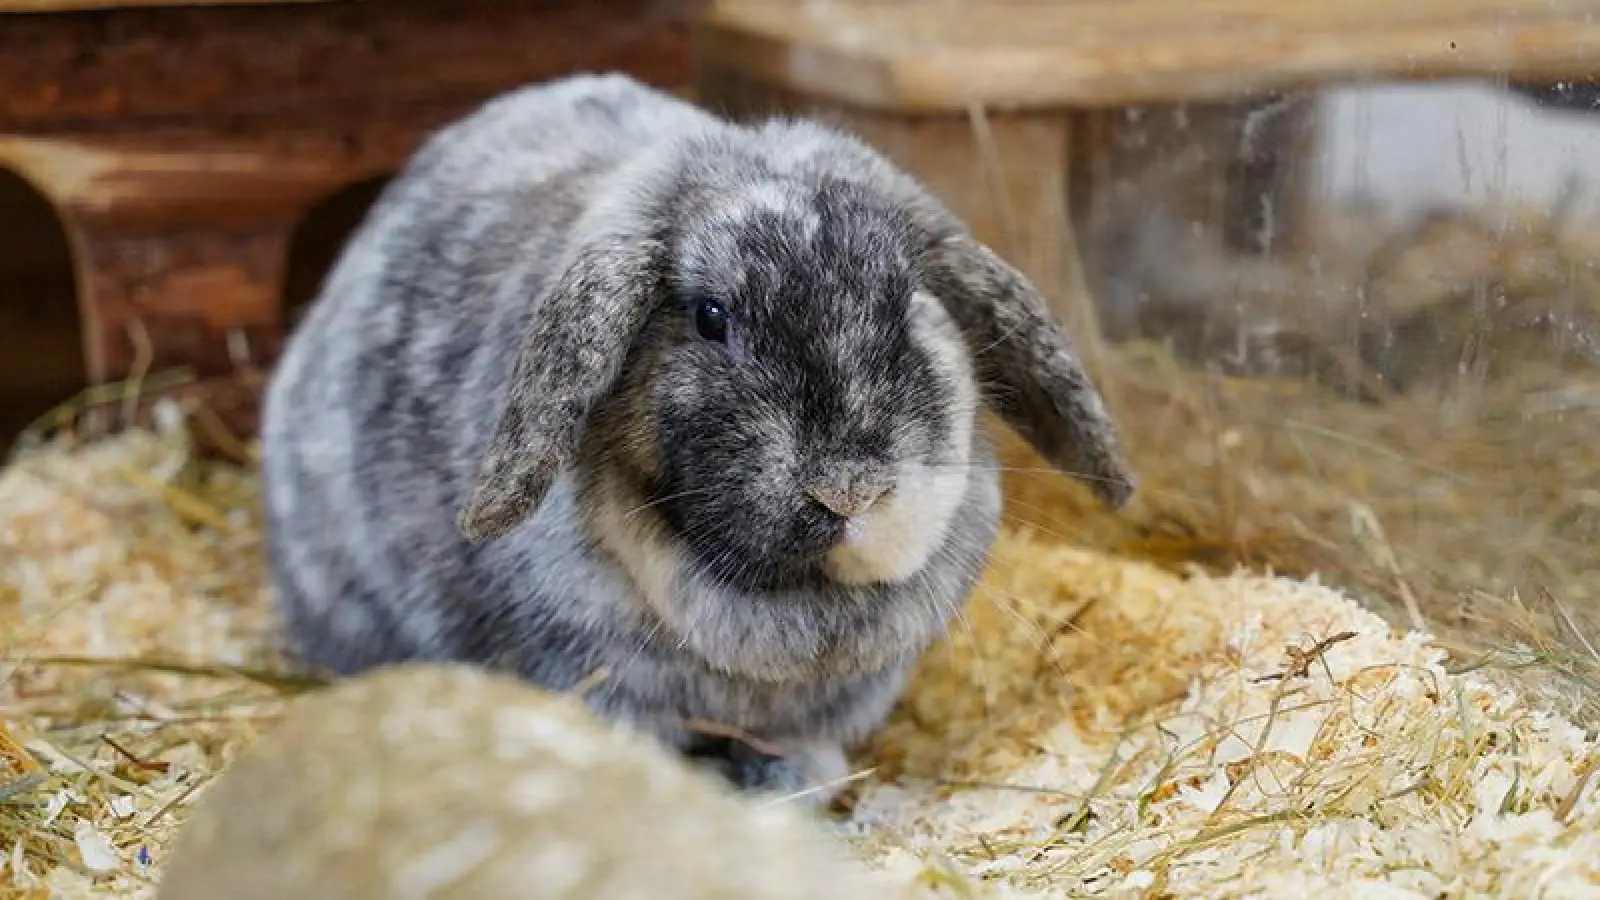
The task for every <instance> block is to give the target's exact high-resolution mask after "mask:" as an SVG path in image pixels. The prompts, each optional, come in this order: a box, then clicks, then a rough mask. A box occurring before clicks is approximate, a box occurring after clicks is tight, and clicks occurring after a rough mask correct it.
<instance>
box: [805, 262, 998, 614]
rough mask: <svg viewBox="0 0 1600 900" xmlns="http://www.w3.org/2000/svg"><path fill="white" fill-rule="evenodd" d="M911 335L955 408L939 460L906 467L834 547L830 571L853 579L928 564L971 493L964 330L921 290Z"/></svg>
mask: <svg viewBox="0 0 1600 900" xmlns="http://www.w3.org/2000/svg"><path fill="white" fill-rule="evenodd" d="M907 325H908V331H909V333H910V335H911V340H912V342H913V343H914V344H915V345H916V346H917V347H918V349H920V350H921V351H922V352H923V353H924V354H925V355H926V356H927V357H928V358H929V359H930V360H932V361H933V368H934V371H936V372H938V373H939V374H940V375H941V376H942V377H941V378H940V382H941V384H939V385H936V386H930V390H933V389H942V392H943V393H944V394H945V396H944V397H942V398H940V402H941V405H942V406H943V407H944V408H945V409H947V410H949V413H950V415H949V421H948V424H949V435H948V437H947V438H946V440H944V441H943V442H941V443H942V446H939V447H935V448H934V452H932V453H931V454H929V456H931V457H932V458H933V459H934V460H935V461H936V462H934V463H933V464H929V465H924V464H921V463H917V462H907V463H904V464H902V465H901V466H900V467H899V471H898V473H897V475H896V479H895V481H896V485H897V487H896V489H895V490H894V491H892V492H891V493H890V494H889V495H888V496H887V497H886V498H885V499H884V500H883V501H882V502H880V503H878V504H877V505H876V506H874V507H873V508H872V509H870V510H868V511H867V513H866V514H865V515H863V516H861V517H860V518H859V519H857V520H854V521H851V522H850V523H848V524H847V525H846V527H845V536H844V540H843V541H842V542H841V544H840V545H839V547H837V548H836V549H835V550H833V552H831V553H830V554H829V555H828V559H827V563H826V569H827V573H828V576H829V577H830V578H832V579H834V580H835V581H838V582H840V583H842V584H847V585H863V584H872V583H876V582H897V581H904V580H906V579H907V578H910V577H911V576H912V575H915V574H916V573H917V571H918V570H920V569H921V568H922V567H923V566H925V565H927V563H928V559H929V557H930V556H932V554H933V553H934V552H935V550H937V549H938V547H939V546H940V544H941V543H943V542H944V540H945V539H946V534H947V532H948V530H949V527H950V522H951V520H952V519H953V518H954V517H955V515H956V511H957V510H958V509H959V508H960V506H961V504H962V502H963V501H964V500H965V498H966V495H967V479H968V474H969V469H970V466H971V460H970V459H969V458H968V448H969V447H970V446H971V444H972V430H973V428H975V427H976V421H977V412H978V402H979V401H978V391H977V387H976V385H975V383H974V381H973V373H972V365H971V362H970V360H969V358H968V356H967V353H966V350H965V348H964V346H963V344H962V342H961V333H960V331H959V330H958V329H957V328H956V326H955V323H954V322H952V321H951V320H950V317H949V316H948V315H946V314H945V312H944V308H943V306H942V305H941V304H940V303H939V301H938V300H937V299H935V298H934V297H932V296H930V295H928V294H927V293H924V292H922V291H917V292H916V293H914V294H913V295H912V299H911V305H910V309H909V311H908V321H907Z"/></svg>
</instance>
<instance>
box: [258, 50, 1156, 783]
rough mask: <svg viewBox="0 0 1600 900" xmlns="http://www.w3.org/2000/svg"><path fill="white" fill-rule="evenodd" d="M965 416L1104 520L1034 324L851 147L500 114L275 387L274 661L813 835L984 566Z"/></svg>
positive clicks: (512, 102) (1045, 323)
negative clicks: (458, 698)
mask: <svg viewBox="0 0 1600 900" xmlns="http://www.w3.org/2000/svg"><path fill="white" fill-rule="evenodd" d="M983 410H988V411H992V412H994V413H997V414H998V415H999V416H1000V417H1002V419H1003V420H1004V421H1005V422H1006V423H1008V424H1009V425H1010V426H1011V427H1013V428H1014V429H1015V430H1016V432H1017V433H1018V434H1019V435H1021V436H1023V437H1025V438H1026V439H1027V440H1028V441H1030V442H1031V444H1032V446H1033V447H1035V448H1036V449H1038V450H1039V451H1040V452H1041V454H1042V455H1043V456H1044V457H1045V458H1046V459H1048V460H1049V461H1050V462H1051V464H1053V465H1054V466H1056V467H1058V468H1060V469H1061V470H1062V471H1064V472H1066V473H1069V474H1071V475H1073V476H1076V477H1077V478H1079V479H1081V480H1082V482H1083V483H1084V484H1086V485H1087V486H1088V487H1089V488H1090V489H1091V490H1092V491H1093V492H1094V494H1095V495H1096V496H1097V497H1099V498H1100V499H1101V500H1102V501H1103V502H1104V503H1106V504H1108V505H1109V506H1110V507H1112V508H1116V507H1120V506H1121V505H1123V504H1125V503H1126V502H1127V501H1128V499H1129V497H1130V496H1131V495H1132V493H1133V492H1134V490H1135V487H1136V483H1135V480H1134V477H1133V474H1132V472H1131V471H1130V469H1129V466H1128V464H1127V462H1126V460H1125V458H1124V454H1123V451H1122V450H1121V448H1120V445H1119V442H1118V437H1117V434H1116V432H1115V429H1114V427H1113V423H1112V422H1111V421H1110V418H1109V416H1108V413H1107V412H1106V410H1105V408H1104V405H1103V403H1102V400H1101V397H1100V395H1099V393H1098V392H1097V391H1096V389H1095V388H1094V386H1093V385H1092V384H1091V383H1090V381H1089V379H1088V378H1087V377H1086V375H1085V373H1084V371H1083V370H1082V368H1081V367H1080V365H1079V363H1078V362H1077V360H1076V357H1075V353H1074V350H1073V348H1072V346H1071V344H1070V342H1069V339H1068V337H1067V336H1066V334H1065V333H1064V331H1063V329H1062V328H1061V326H1060V324H1059V323H1058V321H1057V320H1056V319H1055V318H1053V317H1052V315H1051V314H1050V312H1048V310H1047V309H1046V307H1045V305H1044V301H1043V300H1042V299H1041V298H1040V296H1039V294H1038V293H1037V291H1036V290H1035V288H1034V287H1033V286H1032V285H1031V284H1030V282H1029V281H1028V280H1027V279H1026V278H1025V277H1024V276H1023V275H1022V274H1021V273H1020V272H1018V271H1017V270H1016V269H1014V268H1013V267H1012V266H1010V265H1009V264H1007V263H1006V262H1004V261H1003V260H1002V259H1001V258H1000V257H999V256H998V255H996V254H995V253H994V252H992V251H991V250H990V249H988V248H987V247H985V246H984V245H983V244H981V243H980V242H978V241H977V240H976V239H975V238H974V237H973V236H972V235H971V234H970V233H969V232H968V230H967V229H966V227H965V226H964V225H963V224H962V223H961V222H960V221H959V220H958V219H957V217H956V216H955V215H953V214H952V213H951V212H950V211H948V210H946V209H945V208H944V207H943V206H942V205H941V204H940V203H939V202H938V201H937V200H936V199H934V198H933V197H932V196H930V194H929V193H928V192H926V191H925V190H924V189H923V188H922V187H920V186H919V184H918V183H917V182H916V181H915V180H914V179H913V178H912V177H911V176H909V175H907V174H904V173H902V172H901V171H900V170H898V169H897V168H895V167H894V166H893V165H892V164H891V163H890V162H889V161H888V160H887V159H886V158H885V157H882V156H880V155H879V154H878V153H877V152H875V151H874V150H872V149H870V148H869V147H868V146H867V145H866V144H865V143H864V142H862V141H861V140H859V139H857V138H855V137H853V136H851V135H850V134H849V133H847V132H845V131H844V130H842V129H840V128H838V127H836V126H831V125H826V124H823V123H821V122H819V121H816V120H814V119H808V118H803V117H773V118H769V119H764V120H760V121H748V122H742V123H740V122H735V121H733V120H731V119H725V118H722V117H719V116H717V115H715V114H713V113H712V112H710V111H708V110H705V109H702V108H701V107H699V106H697V105H694V104H693V103H691V102H689V101H686V100H683V99H679V98H678V97H677V96H675V95H673V94H670V93H668V92H666V91H664V90H662V89H659V88H656V87H653V86H648V85H646V84H643V83H641V82H639V81H637V80H635V79H633V78H631V77H630V76H626V75H621V74H603V73H597V74H582V75H573V76H569V77H566V78H563V79H559V80H554V81H549V82H543V83H537V84H532V85H527V86H522V87H519V88H515V89H512V90H510V91H508V92H506V93H503V94H501V95H499V96H496V97H494V98H490V99H488V100H486V101H484V102H483V103H482V104H481V105H479V106H478V107H477V108H475V109H474V110H471V111H469V112H467V113H466V114H465V115H464V116H463V117H462V118H461V119H459V120H457V121H455V122H453V123H449V124H446V125H445V126H443V127H441V128H440V129H438V130H437V131H436V132H434V133H433V135H432V136H431V137H429V138H428V139H426V140H425V141H423V142H422V143H421V145H420V146H419V148H418V149H417V150H416V152H415V153H414V155H413V156H412V157H411V159H410V160H409V161H408V162H406V163H405V165H404V166H403V167H402V168H401V170H400V172H399V173H398V174H396V176H395V177H394V178H393V179H392V180H391V181H390V182H389V184H388V185H386V187H385V188H384V190H383V191H382V192H381V194H380V196H379V198H378V200H377V201H376V202H375V203H374V205H373V206H372V208H371V209H370V210H369V211H368V214H367V216H366V217H365V219H364V220H363V221H362V222H361V223H360V225H359V226H358V227H357V229H356V230H355V231H354V232H353V233H352V235H351V236H350V238H349V239H348V241H347V242H346V244H345V246H344V249H343V251H342V253H341V254H340V256H339V257H338V258H337V259H336V261H335V263H334V266H333V267H332V269H331V270H330V271H329V273H328V275H327V277H326V279H325V281H324V283H323V285H322V287H321V290H320V293H319V295H318V296H317V297H316V298H315V299H314V300H313V302H312V303H311V304H310V305H309V307H308V308H307V311H306V312H305V313H304V316H303V318H302V320H301V322H300V324H299V325H298V326H297V327H296V328H295V329H294V330H293V332H292V333H291V334H290V336H289V338H288V340H287V341H286V343H285V346H284V350H283V352H282V354H281V355H280V357H279V360H278V362H277V364H276V366H275V368H274V371H273V373H272V375H271V380H270V383H269V385H268V387H267V389H266V393H265V397H264V400H263V409H262V433H261V435H262V436H261V449H262V485H263V487H262V491H263V503H264V515H265V520H266V529H267V539H266V540H267V551H266V552H267V557H268V565H269V571H270V577H271V582H272V586H273V591H274V593H275V596H276V597H277V602H278V608H279V609H280V610H281V614H282V620H283V622H284V624H285V628H286V632H287V635H288V642H289V652H290V654H291V655H292V656H293V657H294V658H296V659H297V661H299V662H300V663H303V664H304V665H307V666H310V667H314V668H316V669H320V670H322V671H324V672H327V673H329V675H330V676H331V677H335V678H338V677H340V676H344V675H350V674H353V673H359V672H363V671H365V670H368V669H372V668H376V667H382V666H388V665H394V664H398V663H402V662H413V661H453V662H457V663H462V662H464V663H468V664H472V665H475V666H482V667H484V668H485V669H491V670H496V671H502V672H510V673H515V674H516V675H518V676H519V677H521V678H524V679H526V680H528V681H531V682H532V683H534V684H537V685H539V686H541V687H544V688H547V689H550V690H553V691H574V690H575V691H581V692H582V693H583V696H584V697H585V698H586V700H587V702H588V703H589V705H590V706H591V707H592V708H593V709H595V710H596V711H597V712H598V713H600V714H601V715H603V716H604V717H606V718H607V719H608V720H610V721H615V722H618V723H627V724H628V725H630V726H633V727H636V728H638V729H641V733H644V734H648V735H652V736H654V737H657V738H659V739H660V740H662V741H664V742H666V745H667V746H669V747H670V748H672V749H673V750H674V751H681V753H682V755H683V756H684V757H685V758H686V759H689V760H693V761H695V762H696V763H698V764H703V765H705V766H707V767H710V768H712V769H714V770H716V771H718V772H720V773H721V774H722V775H724V776H726V778H727V780H728V782H729V783H730V788H731V789H734V790H737V791H742V792H750V793H753V794H757V795H769V794H774V793H775V794H790V793H795V794H800V795H802V796H806V797H809V798H811V801H812V802H822V801H826V800H827V799H828V798H830V797H834V796H836V795H837V793H838V791H839V790H840V784H841V783H842V782H843V781H845V780H847V778H848V775H849V769H848V761H847V760H848V756H847V752H848V751H849V749H850V748H851V747H853V746H856V745H858V744H859V743H861V742H863V741H865V740H866V739H867V738H868V737H870V736H871V735H872V734H873V733H874V732H875V730H876V729H878V728H879V727H880V726H881V725H882V723H883V722H884V721H885V719H886V717H887V716H888V714H889V713H890V711H891V710H892V708H893V706H894V705H895V703H896V702H897V700H898V698H899V696H900V694H901V691H902V690H903V687H904V685H905V682H906V679H907V674H908V672H909V671H910V669H911V667H912V666H913V664H914V663H915V662H916V661H917V659H918V657H919V655H920V654H921V653H922V652H923V651H924V650H925V649H926V648H927V647H928V646H929V645H930V644H931V643H932V642H933V641H934V640H935V639H936V638H937V637H938V636H939V635H940V634H941V633H942V631H943V630H944V629H945V627H946V625H947V623H948V622H949V620H950V618H951V617H952V616H953V615H954V614H955V613H956V611H957V610H958V608H959V607H960V606H961V605H962V604H963V602H964V601H965V600H966V598H967V595H968V593H969V592H970V591H971V589H972V588H973V586H974V584H975V582H976V580H977V578H978V577H979V575H980V572H981V570H982V569H983V568H984V567H985V565H986V563H987V560H988V555H989V553H990V550H991V545H992V542H993V540H994V539H995V537H996V534H997V529H998V524H999V514H1000V508H1001V490H1000V481H999V475H998V470H997V465H996V462H995V457H994V455H993V453H994V451H993V447H992V445H991V444H990V442H989V440H990V439H989V438H988V437H987V436H986V435H985V432H984V429H983V428H982V427H981V419H980V417H979V414H980V411H983Z"/></svg>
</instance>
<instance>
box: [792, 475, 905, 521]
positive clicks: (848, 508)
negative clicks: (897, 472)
mask: <svg viewBox="0 0 1600 900" xmlns="http://www.w3.org/2000/svg"><path fill="white" fill-rule="evenodd" d="M893 486H894V484H893V482H891V481H890V480H889V479H887V478H879V477H869V476H860V475H858V476H855V477H840V478H829V479H826V480H823V481H818V482H814V483H813V484H811V485H810V486H809V487H807V488H806V494H807V495H809V496H810V497H811V499H813V500H815V501H817V502H818V503H820V504H822V506H823V508H824V509H826V510H828V511H829V512H831V513H833V514H834V515H836V516H840V517H842V518H846V519H853V518H855V517H856V516H859V515H861V514H862V513H864V512H866V511H867V510H869V509H871V508H872V506H873V504H875V503H877V502H878V501H879V500H880V499H882V497H883V495H884V494H887V493H888V492H889V489H890V488H892V487H893Z"/></svg>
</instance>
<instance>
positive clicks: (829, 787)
mask: <svg viewBox="0 0 1600 900" xmlns="http://www.w3.org/2000/svg"><path fill="white" fill-rule="evenodd" d="M693 756H694V758H695V759H696V760H697V761H699V762H700V763H702V764H704V765H706V766H708V767H710V768H711V769H712V770H713V771H716V772H718V773H719V774H721V775H722V777H724V778H726V779H727V780H728V781H729V782H730V783H732V784H733V785H734V786H735V787H737V788H739V789H740V790H743V791H749V792H750V793H753V794H762V795H767V796H773V797H790V796H793V797H794V799H795V800H797V801H803V802H805V803H807V804H810V805H815V806H826V805H827V804H828V803H829V802H830V801H831V800H832V799H833V797H834V795H835V794H837V793H838V792H839V789H840V788H841V787H843V782H844V779H845V777H846V776H847V775H849V774H850V765H849V762H848V761H847V760H846V759H845V755H844V748H842V747H840V746H839V745H838V744H834V743H830V742H825V741H817V742H811V743H802V744H795V745H788V746H785V747H784V754H783V755H782V756H775V755H773V754H770V753H766V752H764V751H761V750H757V749H756V748H754V747H751V746H750V745H749V744H746V743H744V742H742V741H738V740H726V741H719V742H717V744H716V746H715V749H712V748H711V747H702V748H699V750H698V752H694V753H693Z"/></svg>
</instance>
